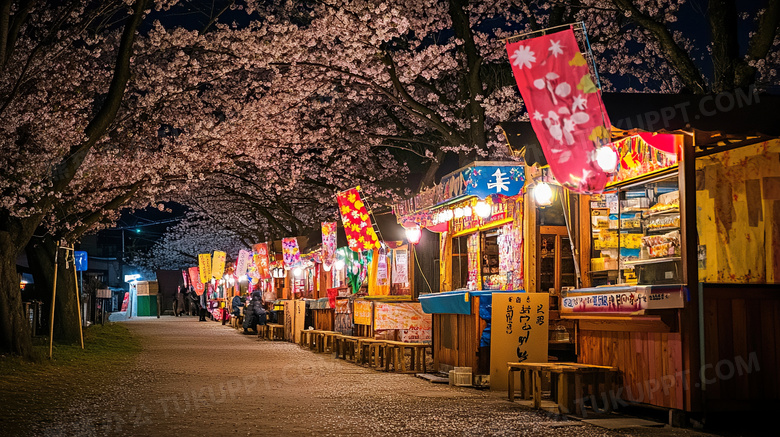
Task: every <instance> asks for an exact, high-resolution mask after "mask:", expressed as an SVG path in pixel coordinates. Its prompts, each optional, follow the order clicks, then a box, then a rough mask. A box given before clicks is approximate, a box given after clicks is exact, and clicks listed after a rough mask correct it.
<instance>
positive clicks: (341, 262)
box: [333, 259, 344, 270]
mask: <svg viewBox="0 0 780 437" xmlns="http://www.w3.org/2000/svg"><path fill="white" fill-rule="evenodd" d="M333 267H334V268H335V269H336V270H342V269H343V268H344V260H343V259H338V260H336V262H335V263H333Z"/></svg>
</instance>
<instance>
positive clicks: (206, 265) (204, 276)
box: [198, 253, 211, 284]
mask: <svg viewBox="0 0 780 437" xmlns="http://www.w3.org/2000/svg"><path fill="white" fill-rule="evenodd" d="M198 270H199V272H200V282H202V283H204V284H205V283H207V282H209V281H210V280H211V254H210V253H201V254H200V255H198Z"/></svg>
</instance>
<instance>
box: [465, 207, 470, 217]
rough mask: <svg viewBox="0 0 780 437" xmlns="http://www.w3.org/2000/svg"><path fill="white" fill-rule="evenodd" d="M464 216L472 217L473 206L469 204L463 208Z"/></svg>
mask: <svg viewBox="0 0 780 437" xmlns="http://www.w3.org/2000/svg"><path fill="white" fill-rule="evenodd" d="M463 217H471V207H470V206H467V207H465V208H463Z"/></svg>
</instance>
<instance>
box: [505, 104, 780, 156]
mask: <svg viewBox="0 0 780 437" xmlns="http://www.w3.org/2000/svg"><path fill="white" fill-rule="evenodd" d="M602 98H603V100H604V106H605V107H606V109H607V113H608V114H609V117H610V121H611V122H612V125H613V128H617V130H618V131H621V130H625V131H628V130H634V129H636V130H639V131H647V132H673V131H677V130H685V131H689V132H695V134H696V145H697V147H698V148H699V149H700V150H706V149H708V148H711V147H713V146H715V145H716V144H719V145H726V146H729V145H732V146H733V145H735V144H740V143H742V142H744V141H747V142H748V143H753V142H756V141H762V140H766V139H767V138H769V137H775V136H780V123H777V114H778V113H780V96H774V95H769V94H755V93H749V92H747V91H742V90H738V91H734V92H729V93H721V94H717V95H685V94H644V93H632V94H627V93H604V94H603V95H602ZM500 125H501V127H502V128H503V130H504V133H505V134H506V137H507V143H508V145H509V148H510V150H511V151H512V152H513V154H519V153H520V152H521V151H523V152H524V153H523V157H524V159H525V162H526V163H527V164H528V165H534V164H537V165H540V166H544V165H547V160H546V159H545V158H544V153H543V152H542V150H541V146H540V145H539V140H538V139H537V138H536V134H535V133H534V131H533V128H532V127H531V123H530V122H527V121H516V122H515V121H508V122H503V123H501V124H500Z"/></svg>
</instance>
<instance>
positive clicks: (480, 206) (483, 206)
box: [474, 201, 490, 218]
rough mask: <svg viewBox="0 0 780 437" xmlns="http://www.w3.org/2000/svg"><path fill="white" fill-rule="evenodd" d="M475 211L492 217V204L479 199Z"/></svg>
mask: <svg viewBox="0 0 780 437" xmlns="http://www.w3.org/2000/svg"><path fill="white" fill-rule="evenodd" d="M474 212H476V213H477V215H478V216H480V217H482V218H487V217H490V205H488V204H487V202H483V201H479V202H477V204H476V205H475V206H474Z"/></svg>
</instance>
